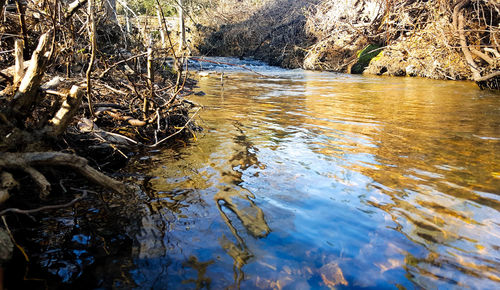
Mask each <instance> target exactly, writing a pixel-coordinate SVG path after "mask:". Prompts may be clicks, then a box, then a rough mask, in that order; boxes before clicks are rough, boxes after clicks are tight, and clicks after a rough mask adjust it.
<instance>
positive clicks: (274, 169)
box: [127, 59, 500, 289]
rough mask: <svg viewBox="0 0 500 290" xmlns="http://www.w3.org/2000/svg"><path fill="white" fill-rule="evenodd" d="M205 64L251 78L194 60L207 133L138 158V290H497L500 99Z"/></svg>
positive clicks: (458, 85)
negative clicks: (141, 183) (142, 180)
mask: <svg viewBox="0 0 500 290" xmlns="http://www.w3.org/2000/svg"><path fill="white" fill-rule="evenodd" d="M211 60H216V61H223V62H231V63H237V64H246V65H247V68H250V69H251V70H253V72H252V71H250V70H248V69H243V68H241V67H234V66H227V65H214V64H211V63H202V64H199V63H198V64H195V65H194V67H196V68H197V69H200V68H201V69H202V70H204V71H205V72H204V73H203V75H204V76H200V77H199V83H198V86H199V89H197V90H201V91H203V92H205V93H206V95H204V96H193V97H190V100H191V101H194V102H196V103H198V104H201V105H203V106H204V107H205V108H204V109H203V110H202V111H201V112H200V116H201V119H198V120H197V122H198V124H199V125H200V126H202V127H203V128H204V131H203V132H202V133H197V135H196V140H192V141H191V142H187V143H186V144H183V145H182V146H181V147H180V148H177V149H168V150H164V151H161V152H155V153H152V154H151V155H150V156H144V157H143V158H142V162H144V164H145V165H142V166H139V167H141V168H142V169H141V170H145V172H144V173H145V174H147V175H149V176H152V178H151V179H150V180H149V181H148V182H147V187H148V188H149V190H148V194H147V196H148V197H147V202H146V207H147V209H146V210H145V213H144V214H143V215H142V217H141V219H142V220H141V231H140V233H138V234H137V239H138V244H137V245H136V246H135V247H134V250H133V251H132V253H133V265H131V267H130V269H131V270H130V271H129V272H128V273H127V276H129V277H130V279H132V280H133V283H134V284H136V285H138V287H139V288H154V289H159V288H168V289H181V288H182V289H184V288H202V287H210V288H213V289H223V288H238V287H240V288H242V289H271V288H274V289H282V288H285V289H322V288H324V289H328V288H329V287H330V288H332V287H336V288H339V289H343V288H372V289H375V288H377V289H380V288H397V287H401V286H402V287H405V288H408V289H414V288H419V287H424V288H430V289H435V288H438V287H439V288H462V287H472V288H480V289H494V288H496V289H498V288H499V287H500V212H499V210H500V153H499V152H500V95H498V94H495V93H493V92H488V91H480V90H479V89H478V88H477V87H476V86H475V84H473V83H469V82H453V81H433V80H428V79H419V78H385V77H365V76H358V75H345V74H336V73H328V72H310V71H303V70H284V69H279V68H274V67H269V66H265V65H263V64H260V63H258V62H249V61H246V62H245V61H239V60H236V59H211ZM207 72H209V73H208V75H206V74H207ZM222 72H223V73H224V74H223V75H222Z"/></svg>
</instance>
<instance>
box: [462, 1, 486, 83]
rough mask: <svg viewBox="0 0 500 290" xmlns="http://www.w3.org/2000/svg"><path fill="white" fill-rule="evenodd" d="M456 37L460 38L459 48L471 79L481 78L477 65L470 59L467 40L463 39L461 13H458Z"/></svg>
mask: <svg viewBox="0 0 500 290" xmlns="http://www.w3.org/2000/svg"><path fill="white" fill-rule="evenodd" d="M458 35H459V38H460V46H461V48H462V53H463V54H464V56H465V60H466V61H467V64H468V65H469V68H470V70H471V71H472V77H473V79H474V80H477V79H479V78H481V74H480V72H479V69H478V68H477V64H476V62H475V61H474V59H473V58H472V54H471V52H470V50H469V47H468V46H467V40H466V39H465V33H464V13H463V12H462V11H459V12H458Z"/></svg>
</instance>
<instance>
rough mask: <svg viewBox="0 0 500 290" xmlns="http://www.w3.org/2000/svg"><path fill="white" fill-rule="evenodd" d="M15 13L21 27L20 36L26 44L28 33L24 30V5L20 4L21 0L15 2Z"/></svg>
mask: <svg viewBox="0 0 500 290" xmlns="http://www.w3.org/2000/svg"><path fill="white" fill-rule="evenodd" d="M16 7H17V13H18V17H19V24H20V26H21V35H22V36H23V40H24V44H27V43H28V33H27V30H26V20H25V18H24V16H25V15H24V13H25V9H24V5H23V4H22V3H21V0H16Z"/></svg>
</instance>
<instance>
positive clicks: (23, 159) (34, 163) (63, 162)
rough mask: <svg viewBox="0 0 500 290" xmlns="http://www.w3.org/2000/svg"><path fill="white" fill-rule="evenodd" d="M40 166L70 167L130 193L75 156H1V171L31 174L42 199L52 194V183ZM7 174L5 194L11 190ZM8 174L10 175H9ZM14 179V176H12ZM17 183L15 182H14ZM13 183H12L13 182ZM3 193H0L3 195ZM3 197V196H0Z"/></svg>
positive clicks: (47, 154) (44, 154) (91, 178)
mask: <svg viewBox="0 0 500 290" xmlns="http://www.w3.org/2000/svg"><path fill="white" fill-rule="evenodd" d="M38 166H66V167H70V168H72V169H73V170H75V171H76V172H78V173H79V174H81V175H82V176H84V177H85V178H87V179H88V180H90V181H92V182H94V183H96V184H98V185H100V186H102V187H104V188H107V189H110V190H113V191H115V192H117V193H120V194H125V193H127V192H128V190H129V187H128V186H127V185H125V184H124V183H122V182H120V181H117V180H115V179H113V178H111V177H108V176H106V175H104V174H103V173H100V172H99V171H97V170H96V169H94V168H92V167H91V166H89V165H88V161H87V159H85V158H83V157H80V156H76V155H73V154H67V153H61V152H29V153H2V154H0V169H2V170H5V169H16V170H22V171H24V172H26V173H27V174H29V175H30V176H31V177H32V178H33V180H34V181H35V183H36V184H37V185H38V186H39V188H40V198H45V197H46V196H47V195H48V194H49V192H50V183H49V182H48V181H47V179H46V178H45V176H44V175H43V174H41V173H40V172H39V171H38V170H36V169H35V167H38ZM4 174H5V172H3V173H2V176H1V179H2V188H4V189H3V192H5V191H7V194H8V190H9V189H11V188H12V187H10V188H9V189H5V188H8V187H6V186H3V183H4V180H9V177H8V176H7V177H6V178H4V177H3V176H4ZM7 174H8V173H7ZM10 177H12V176H10ZM14 182H15V181H14ZM11 183H12V182H11ZM1 192H2V191H0V193H1ZM0 197H1V194H0Z"/></svg>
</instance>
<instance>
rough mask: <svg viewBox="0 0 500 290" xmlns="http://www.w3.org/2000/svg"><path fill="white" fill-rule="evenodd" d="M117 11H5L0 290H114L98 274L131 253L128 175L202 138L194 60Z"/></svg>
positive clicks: (0, 9) (52, 7)
mask: <svg viewBox="0 0 500 290" xmlns="http://www.w3.org/2000/svg"><path fill="white" fill-rule="evenodd" d="M83 5H88V6H87V10H86V11H84V10H85V9H83V7H82V6H83ZM4 8H5V9H4ZM109 9H111V8H109ZM107 12H109V11H106V9H104V10H102V9H98V8H97V6H96V5H95V3H94V1H88V2H87V1H81V0H76V1H74V2H72V3H62V2H57V3H33V2H27V3H26V2H22V1H17V5H14V6H13V5H10V4H9V3H5V1H0V51H1V53H0V136H1V137H0V216H1V217H2V226H0V272H1V273H3V271H4V269H5V281H4V278H3V277H2V276H0V288H2V287H3V286H4V285H5V286H6V287H7V288H33V287H35V288H60V287H62V286H61V285H63V284H71V283H78V284H80V285H85V286H83V287H84V288H96V287H104V288H110V287H111V286H112V285H113V284H112V283H113V280H112V279H113V277H99V278H98V279H97V280H90V279H88V277H87V276H86V273H87V272H88V269H89V268H90V269H91V268H93V267H103V265H106V266H107V264H108V263H112V262H113V261H115V260H116V259H118V258H117V257H120V255H124V254H125V253H126V252H128V253H130V248H131V246H130V244H131V243H132V238H130V237H129V236H128V227H133V225H134V224H135V221H134V218H133V216H134V215H135V214H137V211H138V210H137V208H136V207H135V205H136V203H135V202H134V200H135V199H137V198H139V196H140V194H141V193H142V192H141V190H140V189H139V188H138V186H137V185H135V184H132V185H131V184H130V183H131V182H127V176H129V175H130V173H127V172H126V171H121V169H122V168H123V167H124V166H125V165H126V164H127V162H128V161H129V160H130V159H131V158H132V157H133V156H134V155H135V154H136V152H137V151H139V150H145V148H146V149H149V150H153V149H158V148H160V147H162V146H164V145H166V144H168V143H169V142H170V141H172V140H175V139H177V138H179V139H185V138H184V137H187V138H190V137H193V136H195V131H197V130H198V129H199V127H198V126H196V125H195V124H194V118H195V116H196V115H197V113H198V111H199V110H200V108H198V107H197V106H196V105H195V104H194V103H192V102H189V101H186V100H185V99H184V97H185V96H187V95H189V94H191V93H193V92H192V91H191V90H190V89H189V87H190V86H192V85H194V83H193V81H192V80H190V79H189V77H188V74H187V73H186V72H185V71H184V61H185V59H184V58H183V53H177V54H175V53H173V51H174V47H173V45H172V44H171V45H170V46H165V45H163V44H164V43H160V42H159V41H158V40H157V39H156V38H155V37H154V36H153V32H154V30H151V29H148V27H135V26H133V25H130V27H129V25H127V29H129V28H130V32H127V31H126V30H125V28H124V27H123V26H120V24H119V23H118V22H117V20H116V18H113V17H112V14H110V13H107ZM139 23H140V22H139ZM139 28H141V30H140V31H139ZM134 29H135V31H136V32H140V33H132V32H133V31H134ZM171 54H173V56H172V55H171ZM172 59H173V61H170V60H172ZM183 142H184V141H183ZM125 255H126V256H127V257H128V256H129V254H125ZM112 266H116V267H120V265H112ZM94 278H95V277H94ZM101 278H102V279H101ZM109 279H111V280H109ZM4 282H5V283H4ZM80 282H81V283H80ZM44 286H45V287H44Z"/></svg>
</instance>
